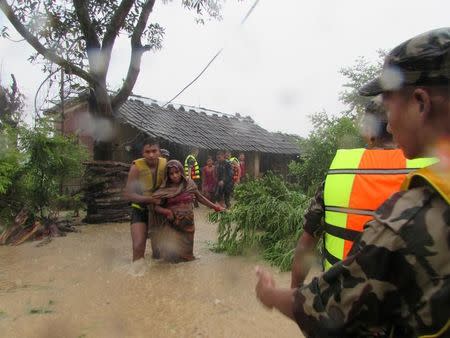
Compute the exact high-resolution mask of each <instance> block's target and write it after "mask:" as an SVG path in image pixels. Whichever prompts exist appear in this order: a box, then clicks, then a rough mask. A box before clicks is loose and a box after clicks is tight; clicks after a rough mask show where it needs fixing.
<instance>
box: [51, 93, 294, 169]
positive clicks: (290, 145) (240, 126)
mask: <svg viewBox="0 0 450 338" xmlns="http://www.w3.org/2000/svg"><path fill="white" fill-rule="evenodd" d="M88 110H89V108H88V104H87V102H86V101H85V100H83V99H82V98H80V99H78V100H73V101H72V102H69V103H68V104H67V105H66V106H65V109H64V118H63V122H62V123H61V118H59V119H58V118H57V117H58V116H61V114H60V111H58V109H56V110H54V111H53V114H54V116H55V127H56V128H57V129H59V130H62V131H63V132H64V133H65V134H73V135H76V136H77V138H78V140H79V141H80V142H81V143H83V144H85V145H86V146H87V148H88V151H89V153H90V156H91V158H92V159H93V150H94V142H95V138H96V137H98V134H102V133H105V130H102V123H100V124H99V126H97V127H95V124H96V123H97V122H98V121H96V120H95V119H93V118H92V117H91V116H90V115H89V112H88ZM106 133H107V132H106ZM112 135H113V138H112V147H113V151H112V157H111V158H110V159H109V160H111V161H115V162H122V163H128V164H129V163H131V162H132V161H133V160H134V159H136V158H139V157H141V147H142V143H143V140H144V139H145V138H147V137H151V138H154V139H156V140H158V141H159V143H160V145H161V147H162V148H166V149H168V150H169V151H170V154H171V158H172V159H178V160H180V161H181V162H183V161H184V159H185V157H186V156H187V154H188V153H189V152H190V150H191V149H192V148H198V149H199V156H198V161H199V165H200V166H201V167H202V166H203V165H205V163H206V159H207V157H208V156H213V158H215V155H216V152H217V151H218V150H230V151H231V153H232V155H233V156H238V155H239V153H241V152H242V153H244V154H245V156H246V167H247V174H248V175H249V176H251V177H259V176H261V175H262V174H263V173H264V172H266V171H269V170H270V171H273V172H276V173H279V174H282V175H283V176H286V175H287V168H288V163H289V162H290V161H291V160H293V159H295V158H296V157H297V156H298V155H299V152H300V151H299V147H298V145H297V143H296V140H295V139H296V138H295V136H290V135H286V134H282V133H272V132H269V131H267V130H265V129H263V128H262V127H260V126H258V125H257V124H256V123H255V122H254V121H253V120H252V119H251V118H250V117H248V116H247V117H243V116H241V115H239V114H235V115H229V114H224V113H221V112H218V111H214V110H210V109H205V108H196V107H191V106H186V105H168V106H166V107H165V106H163V104H162V103H160V102H157V101H155V100H152V99H149V98H145V97H141V96H131V97H130V98H129V100H128V101H127V102H125V103H124V105H123V106H122V107H121V108H120V109H119V111H118V112H117V114H116V118H115V121H114V123H113V131H112Z"/></svg>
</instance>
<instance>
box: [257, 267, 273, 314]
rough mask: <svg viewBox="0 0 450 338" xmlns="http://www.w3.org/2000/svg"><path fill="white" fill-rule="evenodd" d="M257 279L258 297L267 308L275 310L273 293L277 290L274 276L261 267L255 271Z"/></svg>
mask: <svg viewBox="0 0 450 338" xmlns="http://www.w3.org/2000/svg"><path fill="white" fill-rule="evenodd" d="M255 272H256V277H257V278H258V282H257V284H256V288H255V291H256V297H257V298H258V299H259V300H260V301H261V303H263V304H264V306H266V307H267V308H269V309H271V308H273V299H272V298H273V297H272V291H273V290H274V289H275V281H274V279H273V277H272V275H271V274H270V273H269V272H267V271H265V270H263V269H261V268H260V267H259V266H257V267H256V269H255Z"/></svg>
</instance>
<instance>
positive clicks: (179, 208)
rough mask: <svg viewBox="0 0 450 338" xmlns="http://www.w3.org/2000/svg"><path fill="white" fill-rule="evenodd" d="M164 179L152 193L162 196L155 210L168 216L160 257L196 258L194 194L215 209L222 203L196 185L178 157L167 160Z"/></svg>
mask: <svg viewBox="0 0 450 338" xmlns="http://www.w3.org/2000/svg"><path fill="white" fill-rule="evenodd" d="M166 170H167V172H166V178H165V181H164V182H163V183H162V184H161V187H160V188H159V189H158V190H157V191H156V192H155V193H154V194H153V196H152V197H153V198H158V199H161V205H159V206H156V207H155V211H156V212H157V213H159V214H161V215H163V216H165V220H164V222H163V225H162V229H161V231H160V232H159V237H160V238H159V239H158V246H159V251H160V254H161V258H162V259H164V260H166V261H169V262H172V263H178V262H185V261H191V260H194V259H195V257H194V253H193V247H194V232H195V225H194V210H193V200H194V197H195V198H196V199H197V200H198V201H199V202H200V203H202V204H204V205H206V206H207V207H209V208H211V209H214V210H215V211H216V212H218V211H223V210H224V208H223V207H221V206H220V205H216V204H214V203H212V202H211V201H210V200H208V199H206V198H205V197H204V196H203V195H202V194H201V193H200V192H199V191H198V188H197V185H196V184H195V182H194V181H192V180H191V179H190V178H187V177H186V176H185V174H184V170H183V165H182V164H181V163H180V162H179V161H176V160H171V161H169V162H167V169H166Z"/></svg>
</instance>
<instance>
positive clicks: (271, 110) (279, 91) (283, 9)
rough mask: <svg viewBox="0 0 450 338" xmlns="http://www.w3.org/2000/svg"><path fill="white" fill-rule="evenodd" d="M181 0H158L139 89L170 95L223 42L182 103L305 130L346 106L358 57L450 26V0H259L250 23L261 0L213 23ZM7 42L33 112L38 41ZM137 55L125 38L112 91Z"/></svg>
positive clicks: (234, 5) (6, 55)
mask: <svg viewBox="0 0 450 338" xmlns="http://www.w3.org/2000/svg"><path fill="white" fill-rule="evenodd" d="M179 2H180V1H173V2H171V3H169V4H162V3H161V1H157V3H156V5H155V7H154V11H153V13H152V14H151V22H158V23H160V24H161V25H162V26H163V27H165V29H166V35H165V39H164V42H163V49H162V50H161V51H158V52H155V53H153V52H152V53H147V54H144V57H143V61H142V65H141V73H140V75H139V78H138V81H137V83H136V86H135V88H134V90H133V92H134V93H135V94H139V95H142V96H147V97H151V98H153V99H156V100H160V101H164V102H165V101H167V100H169V99H170V98H172V97H173V96H174V95H175V94H176V93H177V92H178V91H179V90H180V89H181V88H183V87H184V86H185V85H186V84H187V83H188V82H189V81H191V80H192V79H193V78H194V77H195V76H196V75H197V74H198V72H199V71H200V70H201V69H202V68H203V67H204V66H205V64H206V63H207V62H208V61H209V60H210V58H211V57H212V56H213V55H214V54H215V53H216V52H217V51H218V50H219V49H220V48H221V47H225V50H224V52H223V53H222V55H221V56H220V57H219V58H218V59H216V61H215V62H214V63H213V64H212V65H211V67H210V68H209V69H208V70H207V72H206V73H205V74H204V75H203V76H202V77H201V78H200V79H199V80H198V81H197V82H196V83H195V84H194V85H193V86H191V87H190V88H189V89H188V90H187V91H186V92H185V93H183V94H182V95H181V96H180V97H179V98H178V99H177V100H176V102H177V103H183V104H188V105H193V106H202V107H206V108H210V109H215V110H219V111H222V112H224V113H231V114H234V113H236V112H238V113H240V114H241V115H250V116H251V117H252V118H253V119H254V120H255V121H256V122H257V123H258V124H259V125H261V126H262V127H264V128H266V129H268V130H270V131H282V132H288V133H296V134H299V135H302V136H306V135H307V134H308V132H309V131H310V128H311V126H310V123H309V120H308V117H307V116H308V115H309V114H311V113H314V112H317V111H321V110H326V111H327V112H329V113H337V112H340V111H342V110H343V108H344V107H343V106H342V105H341V104H340V103H339V100H338V96H339V92H340V91H342V90H343V88H342V84H343V83H344V81H345V79H344V78H343V77H342V76H341V75H340V74H339V69H340V68H342V67H344V66H349V65H352V64H353V63H354V60H355V59H356V58H357V57H358V56H365V57H367V58H369V59H370V60H373V61H375V60H376V57H377V54H376V51H377V50H378V49H390V48H392V47H395V46H396V45H397V44H399V43H401V42H403V41H404V40H406V39H408V38H410V37H412V36H414V35H416V34H419V33H422V32H424V31H427V30H430V29H434V28H438V27H444V26H449V25H450V19H449V13H450V1H448V0H427V1H423V0H422V1H416V0H395V1H392V0H377V1H361V0H343V1H335V0H315V1H299V0H283V1H269V0H261V1H260V2H259V4H258V6H257V7H256V9H255V10H254V11H253V13H252V15H251V16H250V17H249V19H248V20H247V22H246V23H245V25H244V26H240V22H241V20H242V18H243V17H244V16H245V14H246V13H247V11H248V9H249V8H250V7H251V6H252V5H253V3H254V0H244V1H237V0H228V1H227V2H226V3H225V5H224V7H223V11H222V15H223V20H222V21H211V22H208V23H206V24H205V25H199V24H196V23H195V20H194V15H193V14H192V13H190V12H187V11H186V10H184V9H182V8H181V6H180V5H179ZM4 24H7V23H6V20H5V18H4V16H3V15H2V14H0V27H1V26H3V25H4ZM12 32H13V31H12ZM12 35H13V36H12V37H13V38H17V39H19V36H18V35H17V34H12ZM0 50H1V53H0V72H1V74H0V75H1V79H2V83H6V82H7V81H9V74H10V73H14V74H15V75H16V78H17V80H18V83H19V86H20V88H21V89H22V91H23V92H24V93H25V94H26V96H27V98H28V101H27V102H28V108H27V109H28V110H30V111H31V110H32V106H33V102H32V101H33V100H34V95H35V93H36V90H37V88H38V86H39V85H40V83H41V82H42V80H43V79H44V78H45V76H46V75H44V74H43V73H41V72H40V67H39V66H33V65H31V64H30V63H29V62H28V61H27V58H28V56H29V55H30V54H31V48H30V47H28V45H27V44H26V43H25V42H21V43H12V42H10V41H8V40H5V39H0ZM129 55H130V51H129V42H128V41H127V40H126V39H124V40H120V41H119V42H118V43H117V45H116V47H115V49H114V54H113V60H112V64H111V68H110V74H109V77H108V83H109V84H110V85H111V87H112V88H113V89H114V88H117V86H118V85H119V84H120V82H121V80H122V79H123V78H124V77H125V75H126V71H127V68H128V60H129Z"/></svg>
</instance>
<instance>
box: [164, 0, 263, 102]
mask: <svg viewBox="0 0 450 338" xmlns="http://www.w3.org/2000/svg"><path fill="white" fill-rule="evenodd" d="M258 3H259V0H255V2H254V3H253V5H252V7H250V9H249V10H248V12H247V14H246V15H245V16H244V18H243V19H242V21H241V24H240V25H241V26H242V25H243V24H244V23H245V22H246V21H247V19H248V17H249V16H250V15H251V14H252V12H253V10H254V9H255V7H256V6H257V5H258ZM223 49H224V47H222V48H220V49H219V51H218V52H217V53H216V54H215V55H214V56H213V57H212V59H211V60H209V62H208V63H207V64H206V66H205V67H203V69H202V70H201V72H200V73H199V74H198V75H197V76H196V77H195V78H194V79H193V80H192V81H191V82H189V83H188V84H187V85H186V86H185V87H184V88H183V89H181V90H180V91H179V92H178V94H177V95H175V96H174V97H173V98H171V99H170V100H169V101H168V102H167V103H166V104H164V105H163V107H165V106H167V105H168V104H169V103H171V102H173V100H175V99H176V98H177V97H178V96H180V95H181V94H183V92H184V91H185V90H186V89H188V88H189V87H190V86H191V85H193V84H194V82H195V81H197V80H198V79H199V78H200V77H201V76H202V75H203V73H204V72H206V70H207V69H208V68H209V66H210V65H211V64H212V63H213V62H214V60H215V59H217V57H218V56H219V55H220V54H222V52H223Z"/></svg>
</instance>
